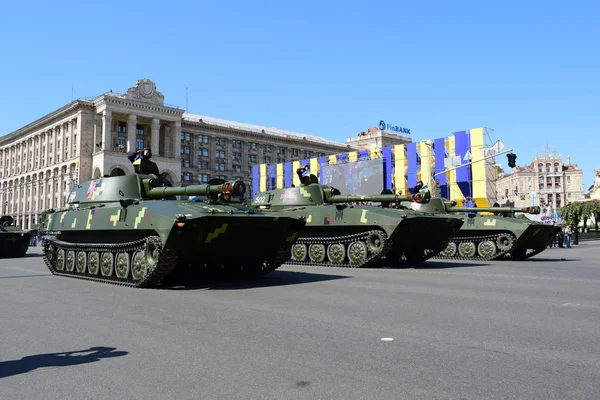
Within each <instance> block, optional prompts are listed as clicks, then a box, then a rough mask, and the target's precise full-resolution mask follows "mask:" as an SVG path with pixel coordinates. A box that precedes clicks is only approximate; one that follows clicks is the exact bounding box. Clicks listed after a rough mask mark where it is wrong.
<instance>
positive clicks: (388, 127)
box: [379, 120, 410, 135]
mask: <svg viewBox="0 0 600 400" xmlns="http://www.w3.org/2000/svg"><path fill="white" fill-rule="evenodd" d="M379 129H381V130H382V131H391V132H398V133H406V134H408V135H410V129H408V128H402V127H400V126H396V125H392V124H386V123H385V121H384V120H381V121H379Z"/></svg>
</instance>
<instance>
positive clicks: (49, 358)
mask: <svg viewBox="0 0 600 400" xmlns="http://www.w3.org/2000/svg"><path fill="white" fill-rule="evenodd" d="M114 350H116V349H115V348H114V347H90V348H89V349H88V350H76V351H66V352H64V353H48V354H36V355H34V356H25V357H23V358H21V359H20V360H10V361H0V378H6V377H8V376H13V375H18V374H25V373H27V372H31V371H33V370H35V369H38V368H45V367H67V366H69V365H79V364H87V363H91V362H96V361H100V359H102V358H110V357H122V356H124V355H126V354H129V353H128V352H126V351H114ZM83 353H89V354H83Z"/></svg>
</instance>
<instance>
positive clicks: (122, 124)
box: [117, 122, 127, 133]
mask: <svg viewBox="0 0 600 400" xmlns="http://www.w3.org/2000/svg"><path fill="white" fill-rule="evenodd" d="M117 132H119V133H127V123H125V122H119V124H118V126H117Z"/></svg>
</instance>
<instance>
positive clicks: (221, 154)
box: [215, 150, 225, 158]
mask: <svg viewBox="0 0 600 400" xmlns="http://www.w3.org/2000/svg"><path fill="white" fill-rule="evenodd" d="M215 157H216V158H225V150H217V151H216V152H215Z"/></svg>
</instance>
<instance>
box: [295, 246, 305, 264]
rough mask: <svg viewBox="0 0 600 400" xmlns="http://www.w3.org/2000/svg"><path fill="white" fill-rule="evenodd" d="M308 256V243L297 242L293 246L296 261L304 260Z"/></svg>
mask: <svg viewBox="0 0 600 400" xmlns="http://www.w3.org/2000/svg"><path fill="white" fill-rule="evenodd" d="M305 258H306V245H305V244H295V245H293V246H292V260H294V261H304V259H305Z"/></svg>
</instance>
